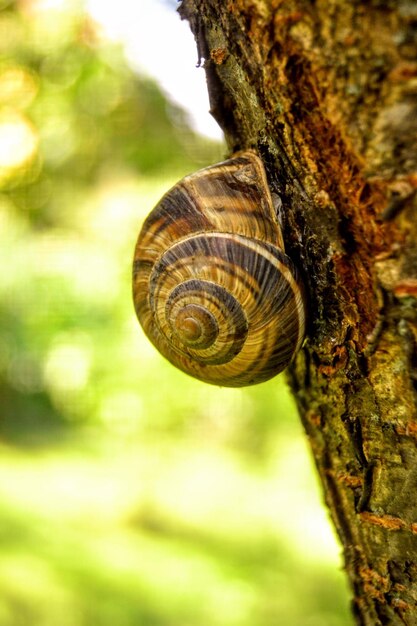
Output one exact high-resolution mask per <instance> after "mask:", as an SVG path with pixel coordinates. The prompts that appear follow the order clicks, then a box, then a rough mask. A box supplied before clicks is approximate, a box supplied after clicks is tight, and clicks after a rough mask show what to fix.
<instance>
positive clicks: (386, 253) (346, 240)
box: [180, 0, 417, 626]
mask: <svg viewBox="0 0 417 626" xmlns="http://www.w3.org/2000/svg"><path fill="white" fill-rule="evenodd" d="M180 13H181V16H182V17H183V18H186V19H188V21H189V23H190V26H191V29H192V31H193V33H194V35H195V37H196V41H197V46H198V53H199V55H200V57H201V59H202V60H204V67H205V70H206V74H207V82H208V89H209V95H210V101H211V109H212V113H213V115H214V117H215V118H216V120H217V121H218V123H219V124H220V126H221V127H222V128H223V130H224V132H225V135H226V139H227V142H228V145H229V148H230V150H231V152H233V151H235V150H240V149H245V148H255V149H256V150H257V151H258V153H259V154H260V155H261V156H262V158H263V161H264V163H265V166H266V170H267V175H268V180H269V184H270V186H271V189H272V191H273V192H275V193H278V194H279V195H280V197H281V199H282V202H283V206H284V211H283V221H284V234H285V238H286V248H287V252H289V254H290V256H292V258H293V260H294V261H295V262H296V264H297V265H298V266H299V268H300V270H301V272H302V273H303V277H304V280H305V283H306V287H307V292H308V336H307V341H306V343H305V345H304V347H303V349H302V350H301V351H300V353H299V354H298V356H297V359H296V361H295V362H294V365H293V366H292V368H291V371H290V372H289V376H290V380H291V385H292V389H293V391H294V394H295V397H296V400H297V403H298V407H299V411H300V414H301V418H302V420H303V423H304V426H305V430H306V433H307V436H308V438H309V440H310V442H311V448H312V451H313V454H314V458H315V461H316V464H317V467H318V471H319V474H320V477H321V480H322V483H323V487H324V493H325V499H326V502H327V504H328V506H329V509H330V511H331V515H332V519H333V521H334V524H335V526H336V528H337V531H338V534H339V536H340V539H341V541H342V544H343V547H344V556H345V563H346V571H347V574H348V576H349V578H350V581H351V584H352V588H353V596H354V600H353V605H354V613H355V616H356V620H357V623H358V624H363V625H373V626H374V625H382V624H384V625H385V624H393V625H397V624H398V625H400V624H401V625H404V624H407V625H414V624H417V446H416V444H417V415H416V398H417V396H416V393H417V350H416V346H417V275H416V274H417V272H416V269H417V214H416V211H415V209H416V195H415V191H416V188H417V60H416V59H417V5H416V3H415V2H407V0H399V1H397V2H394V1H392V2H390V1H389V0H386V1H385V2H384V1H383V0H373V1H371V0H368V2H365V3H361V2H352V0H328V1H327V2H324V1H320V0H319V1H314V0H293V1H288V2H283V1H282V0H226V1H225V0H183V2H182V5H181V7H180Z"/></svg>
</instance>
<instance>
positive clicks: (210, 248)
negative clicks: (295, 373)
mask: <svg viewBox="0 0 417 626" xmlns="http://www.w3.org/2000/svg"><path fill="white" fill-rule="evenodd" d="M133 274H134V279H133V280H134V284H133V292H134V301H135V308H136V311H137V315H138V317H139V320H140V322H141V324H142V326H143V328H144V330H145V332H146V334H147V335H148V337H149V338H150V340H151V341H152V342H153V343H154V344H155V345H156V347H157V348H158V349H159V350H160V351H161V352H162V354H163V355H164V356H165V357H166V358H168V359H169V360H170V361H171V362H173V363H174V364H175V365H177V367H179V368H180V369H182V370H183V371H185V372H187V373H189V374H191V375H193V376H195V377H196V378H199V379H200V380H204V381H206V382H210V383H213V384H219V385H227V386H236V387H238V386H242V385H248V384H253V383H256V382H261V381H263V380H267V379H268V378H270V377H271V376H273V375H275V374H276V373H278V372H279V371H281V370H282V369H284V368H285V367H286V366H287V365H288V363H289V362H290V361H291V360H292V358H293V355H294V354H295V353H296V351H297V350H298V349H299V347H300V346H301V343H302V340H303V336H304V331H305V328H304V324H305V320H304V315H305V314H304V296H303V288H302V286H301V282H300V280H299V277H298V274H297V271H296V269H295V268H294V266H293V264H292V262H291V261H290V260H289V259H288V257H287V256H286V255H285V253H284V246H283V242H282V236H281V229H280V225H279V224H278V222H277V219H276V215H275V210H274V207H273V204H272V199H271V195H270V192H269V189H268V186H267V182H266V177H265V172H264V169H263V165H262V162H261V161H260V159H259V158H258V157H257V156H256V155H255V154H254V153H252V152H246V153H243V154H241V155H238V156H236V157H234V158H233V159H231V160H229V161H225V162H223V163H220V164H218V165H215V166H212V167H209V168H205V170H201V171H200V172H197V173H195V174H193V175H191V176H189V177H186V178H185V179H183V180H182V181H181V182H180V183H178V184H177V185H176V186H175V187H173V188H172V189H171V190H170V191H169V192H168V193H167V194H165V196H164V197H163V198H162V200H161V201H160V203H159V204H158V205H157V207H156V208H155V209H154V211H153V212H152V213H151V215H150V216H149V217H148V219H147V220H146V221H145V224H144V227H143V229H142V231H141V234H140V236H139V239H138V243H137V247H136V250H135V260H134V272H133ZM198 281H201V287H202V290H201V292H199V291H198V290H197V287H196V283H197V282H198ZM187 283H188V284H187ZM191 283H192V284H191ZM207 283H209V284H210V287H207ZM182 284H184V285H185V286H184V287H182V286H181V285H182ZM211 285H213V286H211ZM204 289H205V292H204ZM187 290H188V291H187ZM226 290H230V293H231V295H230V296H228V295H227V294H226ZM233 302H237V303H238V306H239V307H241V309H242V311H245V313H244V315H245V318H246V320H247V325H246V326H245V324H246V323H245V324H244V325H243V326H242V323H241V322H239V319H240V318H239V316H238V318H234V317H233V316H234V315H235V313H233V310H236V305H234V304H233ZM228 303H229V304H230V303H232V304H231V310H232V312H231V313H230V312H228V309H227V306H228ZM187 307H188V308H187ZM169 311H171V313H170V312H169ZM183 311H185V313H183ZM205 311H206V312H205ZM170 315H171V316H173V318H174V321H172V320H171V319H170ZM192 315H194V316H195V317H194V318H193V317H192ZM213 315H214V316H215V317H214V318H213V320H214V321H213V322H212V321H210V320H212V316H213ZM190 316H191V317H190ZM175 319H178V320H179V322H178V324H177V325H175V324H176V323H175ZM184 320H185V322H184ZM184 323H185V326H184ZM201 323H209V324H211V325H212V326H213V328H212V329H210V328H208V329H207V332H206V330H205V329H204V328H203V330H202V335H201V336H202V339H201V341H200V344H199V343H198V337H199V333H200V330H201V329H199V327H198V324H201ZM243 328H245V330H244V331H243V330H242V329H243ZM178 329H179V334H178ZM184 329H185V330H184ZM213 329H214V330H213ZM183 332H184V333H185V334H181V333H183ZM175 333H177V336H174V335H175ZM187 333H188V335H187ZM243 335H244V340H242V337H243ZM184 337H185V340H184ZM190 337H191V339H190V340H189V338H190ZM193 342H194V343H193ZM227 359H230V360H228V362H225V361H227Z"/></svg>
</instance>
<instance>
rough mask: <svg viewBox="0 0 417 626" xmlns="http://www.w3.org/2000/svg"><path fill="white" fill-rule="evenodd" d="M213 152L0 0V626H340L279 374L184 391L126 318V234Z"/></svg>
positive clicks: (111, 62)
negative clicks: (254, 383)
mask: <svg viewBox="0 0 417 626" xmlns="http://www.w3.org/2000/svg"><path fill="white" fill-rule="evenodd" d="M103 1H104V0H103ZM113 4H116V5H117V3H113ZM154 4H155V3H154ZM144 10H145V9H144ZM172 10H174V9H172ZM178 19H179V18H178ZM155 33H157V27H156V25H155ZM155 36H157V35H156V34H155ZM190 62H191V63H195V58H193V59H191V60H190ZM179 71H181V70H180V68H179ZM201 71H202V70H201ZM224 154H225V148H224V146H223V145H220V144H219V143H216V142H214V141H210V140H208V139H207V138H206V139H204V138H202V137H199V136H197V135H196V133H195V132H194V131H193V130H192V129H191V127H190V125H189V123H188V118H187V114H186V113H184V111H182V110H180V109H179V108H178V106H175V105H173V104H172V103H169V102H168V101H167V99H166V97H165V96H164V95H163V93H162V91H161V90H160V88H159V87H158V85H157V84H156V83H155V82H153V81H152V80H150V79H149V78H144V77H141V76H138V75H137V74H135V73H133V71H132V69H130V68H129V66H128V64H127V62H126V60H125V56H124V54H123V48H122V46H121V45H119V44H115V43H114V42H110V41H108V40H106V38H105V37H104V36H103V34H102V32H101V29H100V27H99V26H98V25H97V24H96V23H94V22H93V20H92V19H91V17H89V16H88V15H87V13H86V12H84V11H83V6H82V3H81V2H75V1H72V2H71V1H66V2H64V1H61V2H58V1H55V2H53V1H49V2H48V0H21V1H20V2H12V1H10V0H9V1H7V0H0V258H1V266H2V271H1V274H0V452H1V454H0V625H1V626H26V625H28V626H29V625H30V626H52V625H53V626H58V625H59V626H87V625H88V626H110V625H111V626H133V625H135V626H138V625H139V626H257V625H259V626H261V625H262V626H276V625H277V624H284V625H285V626H298V625H300V626H301V625H303V626H345V625H350V624H351V623H352V620H351V618H350V615H349V609H348V590H347V584H346V582H345V579H344V574H343V572H342V565H341V557H340V547H339V545H338V543H337V541H336V539H335V537H334V534H333V531H332V528H331V527H330V524H329V522H328V516H327V512H326V511H325V509H324V507H323V506H322V504H321V494H320V490H319V488H318V485H317V479H316V474H315V469H314V467H313V465H312V461H311V458H310V453H309V450H308V447H307V443H306V441H305V437H304V434H303V432H302V429H301V426H300V424H299V420H298V417H297V415H296V412H295V408H294V404H293V402H292V400H291V397H290V395H289V392H288V390H287V388H286V385H285V378H282V377H278V378H276V379H275V380H272V381H270V382H269V383H265V384H263V385H260V386H258V387H254V388H250V389H244V390H226V389H219V388H215V387H210V386H206V385H204V384H202V383H199V382H197V381H193V380H192V379H190V378H188V377H187V376H185V375H184V374H181V373H179V372H177V371H175V370H174V369H173V368H172V367H171V366H170V365H169V364H167V363H166V362H164V361H163V360H162V358H161V357H159V355H158V354H157V353H156V352H155V351H154V349H153V348H152V346H150V345H149V343H148V342H147V340H146V339H145V338H144V336H143V334H142V332H141V330H140V328H139V326H138V324H137V322H136V319H135V316H134V313H133V308H132V304H131V294H130V273H131V261H132V255H133V248H134V244H135V240H136V237H137V234H138V231H139V228H140V225H141V222H142V220H143V219H144V217H145V216H146V214H147V213H148V211H149V210H150V209H151V208H152V206H153V205H154V204H155V203H156V202H157V200H158V199H159V197H160V196H161V195H162V193H164V192H165V191H166V190H167V189H168V188H169V187H170V186H171V185H172V184H174V182H175V181H176V180H178V178H180V177H181V176H182V175H184V174H185V173H188V172H190V171H193V170H195V169H197V168H199V167H202V166H204V165H205V164H208V163H211V162H215V161H216V160H219V159H220V158H222V157H223V156H224Z"/></svg>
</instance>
